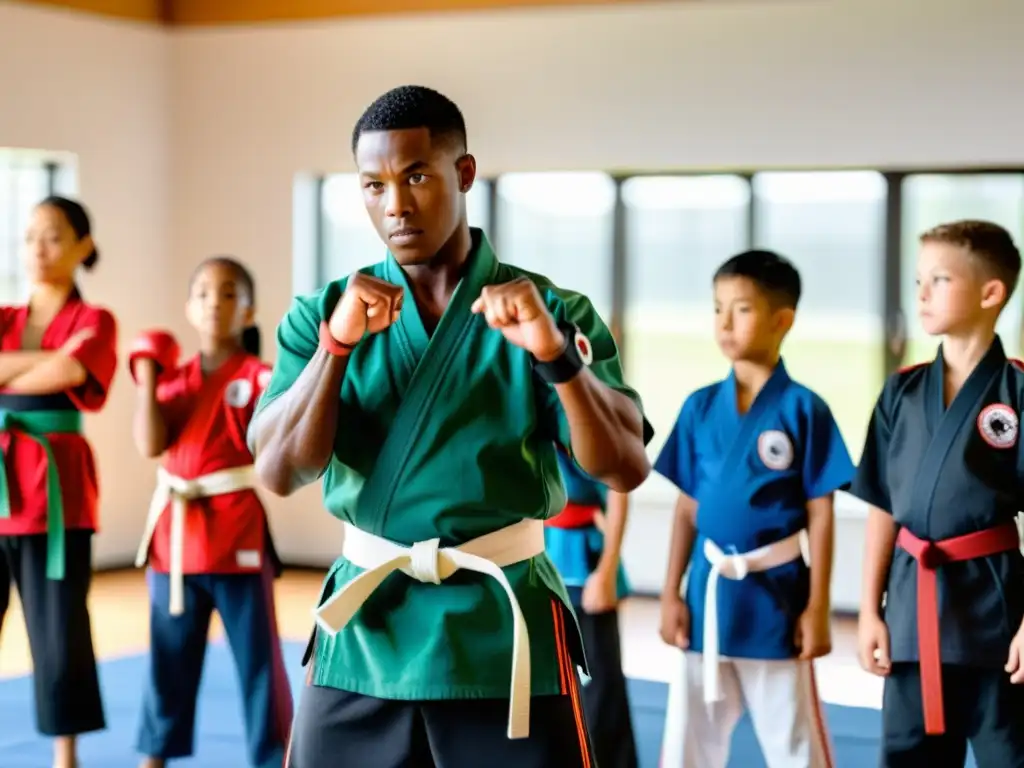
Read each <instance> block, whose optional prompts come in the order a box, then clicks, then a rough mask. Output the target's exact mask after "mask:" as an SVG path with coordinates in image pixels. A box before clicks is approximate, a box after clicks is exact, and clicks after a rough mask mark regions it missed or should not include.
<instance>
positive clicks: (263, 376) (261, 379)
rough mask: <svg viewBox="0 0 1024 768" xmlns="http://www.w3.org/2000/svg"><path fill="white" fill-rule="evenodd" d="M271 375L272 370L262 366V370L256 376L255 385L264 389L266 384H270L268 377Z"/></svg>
mask: <svg viewBox="0 0 1024 768" xmlns="http://www.w3.org/2000/svg"><path fill="white" fill-rule="evenodd" d="M272 375H273V372H272V371H271V370H270V369H269V368H264V369H263V370H262V371H260V372H259V375H257V376H256V386H257V387H259V388H260V389H261V390H264V389H266V388H267V386H268V385H269V384H270V377H271V376H272Z"/></svg>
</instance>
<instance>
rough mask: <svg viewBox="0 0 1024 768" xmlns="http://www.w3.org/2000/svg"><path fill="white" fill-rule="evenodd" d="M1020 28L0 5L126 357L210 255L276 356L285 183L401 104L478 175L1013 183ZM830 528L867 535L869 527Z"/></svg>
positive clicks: (119, 397)
mask: <svg viewBox="0 0 1024 768" xmlns="http://www.w3.org/2000/svg"><path fill="white" fill-rule="evenodd" d="M47 20H48V21H50V22H52V26H50V27H47V28H45V29H44V28H43V22H44V21H47ZM1022 26H1024V5H1022V4H1020V3H1017V2H1014V1H1013V0H977V1H976V2H966V0H959V1H957V0H934V2H932V3H929V9H928V12H927V13H925V12H923V11H922V10H921V7H920V4H919V3H913V2H910V1H909V0H902V1H896V0H816V1H815V2H811V0H805V1H803V2H798V1H796V0H793V1H792V2H774V1H773V2H767V0H765V1H758V0H752V1H751V2H745V3H744V2H722V3H720V4H718V3H710V2H707V3H678V4H666V5H664V6H659V5H655V4H642V5H640V6H637V7H635V8H625V7H622V8H597V9H593V10H581V9H573V10H535V11H528V12H509V13H500V14H498V13H494V14H477V15H465V16H463V15H450V14H449V15H445V16H443V17H434V18H430V17H422V18H416V17H408V18H398V19H396V18H388V19H364V20H359V21H355V22H319V23H310V24H296V25H288V26H280V27H237V28H230V29H219V30H218V29H202V30H191V31H181V32H176V33H174V34H173V35H163V34H162V33H159V32H156V31H150V30H144V29H137V28H134V27H131V26H129V25H124V24H111V23H108V22H101V21H88V20H84V19H79V18H78V17H71V16H67V17H65V16H58V15H53V14H47V13H43V12H40V11H38V10H17V9H12V8H9V7H7V6H0V99H2V101H0V109H2V112H0V115H2V118H3V119H2V120H0V144H15V145H23V146H46V147H49V148H53V149H71V150H73V151H75V152H77V153H78V155H79V158H80V162H81V169H80V179H81V184H82V191H83V196H84V197H85V198H86V199H87V200H89V201H90V203H91V204H92V205H93V207H94V209H95V210H96V214H97V218H98V220H99V222H100V227H101V230H100V232H101V238H103V239H102V242H103V243H104V245H105V246H106V249H107V254H108V259H107V262H106V264H104V269H103V270H102V271H101V273H100V274H99V275H98V276H97V277H96V278H95V279H94V280H93V281H92V283H91V284H90V285H89V286H88V289H89V290H90V291H91V292H92V293H93V294H94V295H96V296H97V297H99V298H102V299H104V300H105V301H107V302H109V303H111V304H114V305H115V306H116V307H117V309H118V311H119V314H120V316H121V318H122V322H123V324H124V326H125V328H124V332H125V334H126V335H127V334H128V333H131V332H133V331H134V329H135V328H136V327H138V326H139V325H141V324H146V325H149V324H153V323H155V322H157V321H163V322H167V323H170V324H171V327H172V328H175V329H176V330H178V331H181V332H183V333H184V331H185V328H184V320H183V318H181V317H180V302H179V300H178V297H179V293H178V290H179V288H180V289H181V290H183V286H184V285H185V281H186V279H187V276H188V273H189V271H190V270H191V268H192V267H193V265H194V264H195V263H196V262H197V261H198V260H200V259H201V258H203V257H205V256H206V255H208V254H210V253H213V252H222V251H230V252H234V253H237V254H239V255H240V256H242V257H243V258H244V259H245V260H247V261H248V262H249V263H250V264H251V265H252V266H253V267H254V268H255V271H256V273H257V276H258V279H259V298H260V301H261V308H260V317H261V320H262V321H263V323H264V324H265V326H266V330H267V332H268V335H270V334H269V332H270V330H271V329H272V326H273V325H274V324H275V323H276V321H277V320H278V319H279V318H280V317H281V315H282V314H283V313H284V311H285V310H286V309H287V306H288V303H289V300H290V297H291V293H292V290H291V286H292V282H291V277H292V247H293V231H292V229H293V228H292V210H293V207H292V201H293V189H292V187H293V180H294V178H295V175H296V173H298V172H320V171H344V170H348V169H350V168H351V165H350V159H349V152H348V139H349V133H350V130H351V126H352V123H353V122H354V120H355V119H356V118H357V117H358V115H359V113H360V111H361V110H362V108H363V107H364V106H365V105H366V104H367V103H368V102H369V101H371V100H372V99H373V98H374V97H375V96H377V95H378V94H379V93H380V92H382V91H384V90H386V89H387V88H390V87H392V86H394V85H396V84H399V83H403V82H419V83H424V84H429V85H433V86H435V87H437V88H439V89H441V90H443V91H445V92H446V93H448V94H449V95H450V96H452V97H453V98H454V99H455V100H456V101H458V102H459V104H460V105H461V106H462V107H463V109H464V111H465V112H466V114H467V117H468V119H469V127H470V134H471V136H470V140H471V143H472V148H473V151H474V153H475V154H476V155H477V157H478V159H479V162H480V168H481V173H483V174H485V175H491V174H495V173H498V172H501V171H513V170H546V169H592V168H604V169H667V168H690V169H695V168H706V169H721V168H755V167H756V168H765V167H785V168H790V167H797V166H823V165H827V166H879V165H887V164H897V165H900V166H925V165H929V166H934V165H950V166H956V165H991V164H1004V163H1018V164H1024V144H1022V143H1021V142H1020V141H1019V130H1018V127H1019V126H1020V125H1021V124H1024V102H1022V101H1021V99H1020V98H1019V95H1020V86H1021V75H1020V73H1021V72H1024V51H1022V50H1021V48H1020V46H1019V44H1018V40H1017V37H1018V36H1019V32H1018V30H1019V29H1021V28H1022ZM168 46H169V51H168V50H167V48H168ZM44 50H45V51H46V52H47V53H46V55H45V56H43V55H40V52H41V51H44ZM166 53H169V56H170V61H169V62H166V61H165V60H164V55H165V54H166ZM165 97H166V98H165ZM11 118H13V120H12V119H11ZM369 258H376V254H373V255H371V256H370V257H369ZM115 266H116V268H117V269H116V271H115V269H114V267H115ZM115 280H118V281H123V282H124V283H125V284H128V285H130V286H131V289H130V290H126V289H118V290H116V291H115V283H114V281H115ZM158 280H159V283H158ZM143 284H149V285H157V284H159V285H161V286H170V288H169V289H168V288H162V289H161V290H154V291H152V293H151V294H145V293H144V292H140V290H139V288H138V286H139V285H143ZM270 353H271V354H272V350H270ZM129 394H130V393H129V388H128V385H127V382H126V380H125V378H124V377H123V376H122V377H121V379H120V380H119V382H118V389H117V391H116V394H115V399H114V404H113V405H112V407H111V408H110V409H109V410H108V412H107V413H106V414H105V415H104V416H103V417H101V418H100V419H98V420H97V426H96V428H94V435H95V439H96V441H97V444H98V445H99V447H100V452H101V457H100V458H101V461H102V462H103V467H104V469H103V473H104V485H105V491H106V499H105V509H104V514H105V518H106V520H107V532H106V533H105V534H104V535H103V537H101V542H102V546H101V550H105V551H108V552H114V551H117V552H118V553H119V554H121V555H130V552H131V549H132V548H133V546H134V540H135V536H136V535H137V531H138V529H139V528H140V523H139V522H138V520H139V516H141V512H142V509H143V508H144V504H145V501H146V498H147V496H148V491H149V475H148V472H147V471H145V469H144V468H142V467H141V466H140V464H141V462H139V461H138V460H136V459H135V458H134V457H133V456H132V452H131V450H130V446H129V442H128V433H127V423H128V419H129V411H130V401H129V400H128V397H129ZM115 430H117V431H116V432H115ZM140 469H142V471H140ZM129 478H137V479H134V480H130V479H129ZM664 491H665V489H664V487H663V486H659V485H658V483H657V482H652V483H651V484H650V487H648V488H645V489H643V490H642V491H641V493H639V494H638V495H637V502H638V503H637V509H636V514H635V515H634V526H633V529H632V532H631V533H630V535H629V541H628V552H627V557H628V560H629V564H630V566H631V567H632V568H633V570H634V576H635V581H636V582H637V585H638V586H640V587H645V588H656V587H657V583H658V580H659V579H660V574H661V572H662V570H663V564H664V559H663V556H664V552H663V550H664V535H665V528H666V525H667V513H668V510H667V499H669V498H670V496H666V495H664ZM272 518H273V519H272V522H273V525H274V528H275V532H276V534H277V536H278V541H279V544H280V547H281V550H282V553H283V554H284V556H285V557H286V558H288V559H291V560H308V561H311V562H320V563H326V562H328V561H329V560H330V559H332V558H333V557H334V555H335V554H336V552H337V544H338V534H337V531H338V528H337V525H336V524H335V523H334V522H333V521H332V520H331V519H330V518H329V517H328V516H327V515H326V514H324V513H323V512H322V511H321V507H320V500H319V491H318V490H317V489H310V490H308V491H307V492H305V493H302V494H299V495H298V496H297V497H295V498H293V499H290V500H287V501H274V502H273V503H272ZM842 525H843V526H847V527H850V530H845V529H843V530H841V535H843V536H845V537H846V538H847V540H850V537H854V536H858V535H860V526H859V523H858V522H857V521H856V520H855V519H854V520H852V521H846V522H844V523H842ZM846 551H847V552H848V553H849V554H847V555H841V559H840V563H839V566H838V567H839V572H838V573H837V579H836V585H837V589H839V588H841V587H842V588H852V592H851V591H850V589H847V593H848V600H852V601H853V602H854V603H855V602H856V587H855V586H852V587H851V585H856V583H857V578H856V576H855V575H853V574H854V572H855V570H856V566H857V562H856V559H857V557H858V554H857V549H852V550H846ZM844 558H845V559H844ZM837 598H839V602H843V597H842V594H837Z"/></svg>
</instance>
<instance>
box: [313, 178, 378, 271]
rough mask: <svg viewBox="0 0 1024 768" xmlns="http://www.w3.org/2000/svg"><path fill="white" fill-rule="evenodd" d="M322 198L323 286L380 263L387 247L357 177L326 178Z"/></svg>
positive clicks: (321, 257) (321, 269)
mask: <svg viewBox="0 0 1024 768" xmlns="http://www.w3.org/2000/svg"><path fill="white" fill-rule="evenodd" d="M320 195H321V198H320V199H321V202H320V205H321V207H322V216H323V219H322V224H321V230H320V238H321V239H320V249H321V253H320V284H321V285H324V284H326V283H328V282H330V281H331V280H337V279H338V278H340V277H345V276H346V275H350V274H352V273H353V272H355V271H356V270H357V269H360V268H362V267H365V266H367V265H369V264H373V263H375V262H378V261H380V260H381V259H383V258H384V255H385V254H386V253H387V248H386V246H385V245H384V243H383V242H381V239H380V236H379V235H378V234H377V230H375V229H374V228H373V224H372V223H370V217H369V215H368V214H367V213H366V206H365V205H364V204H363V190H362V187H360V186H359V176H358V175H357V174H354V173H337V174H332V175H331V176H328V177H326V178H325V179H324V183H323V188H322V190H321V192H320Z"/></svg>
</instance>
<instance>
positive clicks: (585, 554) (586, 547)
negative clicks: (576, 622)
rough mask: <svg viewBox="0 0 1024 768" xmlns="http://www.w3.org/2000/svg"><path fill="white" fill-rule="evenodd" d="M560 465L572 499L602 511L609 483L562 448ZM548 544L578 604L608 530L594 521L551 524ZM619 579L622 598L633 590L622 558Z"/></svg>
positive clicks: (552, 556)
mask: <svg viewBox="0 0 1024 768" xmlns="http://www.w3.org/2000/svg"><path fill="white" fill-rule="evenodd" d="M558 468H559V469H560V470H561V472H562V482H563V483H564V484H565V495H566V498H567V499H568V500H569V502H570V503H573V504H579V505H580V506H594V507H598V508H599V509H600V510H601V511H602V512H603V511H604V510H605V508H606V506H607V504H608V488H607V487H605V486H604V485H602V484H601V483H599V482H597V481H596V480H594V479H593V478H592V477H590V476H589V475H587V474H586V473H585V472H584V471H583V470H582V469H580V468H579V467H578V466H577V465H576V463H575V462H574V461H573V460H572V459H571V458H569V456H567V455H566V454H565V453H563V452H562V451H558ZM544 545H545V547H546V549H547V553H548V557H550V558H551V562H553V563H554V564H555V567H556V568H557V569H558V573H559V574H560V575H561V577H562V581H564V582H565V586H566V587H567V588H568V591H569V597H570V598H572V601H573V603H574V604H575V605H576V607H577V608H578V607H579V601H580V596H581V595H582V592H583V585H584V584H586V583H587V578H588V577H589V576H590V574H591V573H593V571H594V568H595V567H597V563H598V561H599V560H600V559H601V554H602V553H603V552H604V534H603V533H601V532H600V531H599V530H597V528H596V526H593V525H589V526H586V527H583V528H556V527H554V526H548V527H546V528H545V529H544ZM617 580H618V594H619V599H622V598H624V597H625V596H626V595H627V594H628V593H629V582H628V580H627V578H626V569H625V568H624V567H623V565H622V563H621V562H620V563H619V570H618V574H617Z"/></svg>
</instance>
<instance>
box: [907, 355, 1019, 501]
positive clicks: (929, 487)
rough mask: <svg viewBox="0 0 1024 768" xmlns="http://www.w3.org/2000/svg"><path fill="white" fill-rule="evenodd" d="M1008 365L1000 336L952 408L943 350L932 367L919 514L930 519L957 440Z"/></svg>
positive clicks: (919, 482)
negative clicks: (946, 392)
mask: <svg viewBox="0 0 1024 768" xmlns="http://www.w3.org/2000/svg"><path fill="white" fill-rule="evenodd" d="M1005 364H1006V354H1005V352H1004V351H1003V345H1002V342H1001V341H1000V340H999V337H998V336H997V337H996V339H995V341H993V342H992V346H991V347H989V350H988V352H986V353H985V356H984V357H983V358H982V359H981V362H979V363H978V365H977V366H976V367H975V369H974V370H973V371H972V372H971V375H970V376H968V377H967V381H965V382H964V384H963V386H962V387H961V388H960V391H959V392H958V393H957V395H956V397H955V398H953V402H952V403H950V404H949V408H946V407H945V397H944V391H943V388H944V375H945V363H944V362H943V357H942V347H939V352H938V354H937V355H936V357H935V362H933V363H932V364H931V366H929V369H928V374H927V379H926V381H925V398H926V401H925V419H926V420H927V423H928V428H929V430H930V432H931V440H930V441H929V443H928V448H927V449H926V450H925V452H924V456H923V457H922V458H921V464H920V466H919V467H918V471H917V478H916V480H915V482H914V493H913V503H914V506H915V507H916V508H917V513H918V514H923V515H925V516H926V517H927V515H928V513H929V510H930V509H931V505H932V500H933V497H934V495H935V489H936V487H937V486H938V480H939V474H940V473H941V471H942V468H943V466H944V464H945V463H946V457H947V456H948V455H949V450H950V448H951V447H952V445H953V442H954V440H956V438H957V436H958V435H959V434H960V430H961V429H963V428H964V425H965V424H973V422H974V418H973V416H974V414H975V413H977V411H978V409H979V408H980V407H981V402H982V400H983V398H984V397H985V394H986V393H987V392H988V391H989V389H990V388H991V386H992V383H993V381H994V380H995V378H996V377H997V376H998V375H999V373H1000V371H1002V369H1003V366H1004V365H1005Z"/></svg>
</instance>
